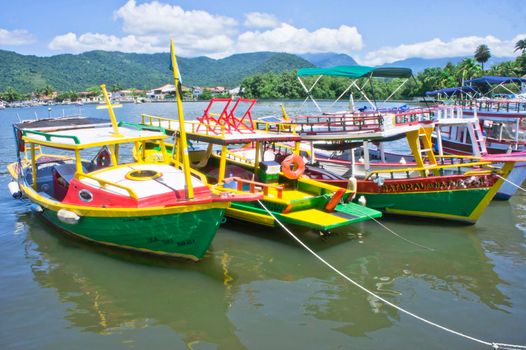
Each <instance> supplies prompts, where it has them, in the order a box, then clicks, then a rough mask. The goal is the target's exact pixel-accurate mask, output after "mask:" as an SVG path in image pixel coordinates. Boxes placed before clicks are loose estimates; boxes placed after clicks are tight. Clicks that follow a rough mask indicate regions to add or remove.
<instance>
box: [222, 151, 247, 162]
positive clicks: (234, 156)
mask: <svg viewBox="0 0 526 350" xmlns="http://www.w3.org/2000/svg"><path fill="white" fill-rule="evenodd" d="M218 152H221V151H218ZM226 157H227V158H228V159H231V160H237V161H240V162H242V163H246V164H254V161H253V160H252V159H249V158H247V157H244V156H242V155H240V154H237V153H236V152H232V151H229V150H227V151H226Z"/></svg>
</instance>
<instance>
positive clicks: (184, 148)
mask: <svg viewBox="0 0 526 350" xmlns="http://www.w3.org/2000/svg"><path fill="white" fill-rule="evenodd" d="M170 55H171V59H172V71H173V75H174V84H175V99H176V101H177V114H178V115H179V138H180V146H181V149H182V154H183V170H184V178H185V182H186V189H187V191H188V198H194V188H193V186H192V177H191V175H190V159H189V157H188V144H187V143H186V130H185V127H184V111H183V99H182V96H181V95H182V86H181V77H180V76H179V67H178V66H177V59H176V57H175V49H174V41H173V40H170ZM174 147H175V144H174Z"/></svg>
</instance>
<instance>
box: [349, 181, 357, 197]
mask: <svg viewBox="0 0 526 350" xmlns="http://www.w3.org/2000/svg"><path fill="white" fill-rule="evenodd" d="M347 189H348V190H349V191H351V192H352V196H351V198H350V199H354V197H356V191H357V190H358V180H356V178H355V177H354V176H353V177H351V178H350V179H349V181H348V182H347Z"/></svg>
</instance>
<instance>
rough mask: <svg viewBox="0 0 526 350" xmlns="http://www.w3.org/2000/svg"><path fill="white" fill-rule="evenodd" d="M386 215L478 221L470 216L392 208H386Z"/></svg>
mask: <svg viewBox="0 0 526 350" xmlns="http://www.w3.org/2000/svg"><path fill="white" fill-rule="evenodd" d="M385 212H386V213H389V214H398V215H409V216H419V217H425V218H437V219H447V220H457V221H464V222H468V223H472V224H474V223H475V222H476V220H477V219H472V217H471V215H470V216H459V215H451V214H442V213H425V212H420V211H413V210H401V209H392V208H386V209H385Z"/></svg>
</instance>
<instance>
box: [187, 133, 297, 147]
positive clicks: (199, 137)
mask: <svg viewBox="0 0 526 350" xmlns="http://www.w3.org/2000/svg"><path fill="white" fill-rule="evenodd" d="M186 137H187V138H188V139H189V140H195V141H203V142H208V143H212V144H216V145H235V144H244V143H248V142H265V141H267V142H287V141H300V140H301V136H299V135H294V134H289V133H274V132H267V131H262V130H254V132H248V131H247V132H231V133H225V134H224V135H215V134H211V133H209V134H206V133H193V132H188V131H187V134H186Z"/></svg>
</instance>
